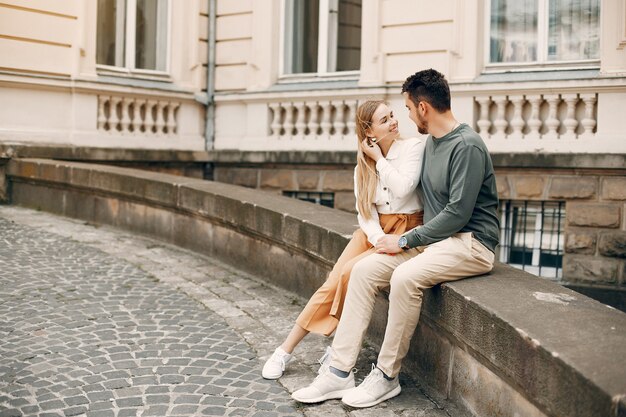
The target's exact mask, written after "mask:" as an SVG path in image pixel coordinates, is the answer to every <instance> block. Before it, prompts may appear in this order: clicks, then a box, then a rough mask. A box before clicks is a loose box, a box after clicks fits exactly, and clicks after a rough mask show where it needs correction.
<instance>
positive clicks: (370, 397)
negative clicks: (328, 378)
mask: <svg viewBox="0 0 626 417" xmlns="http://www.w3.org/2000/svg"><path fill="white" fill-rule="evenodd" d="M400 391H401V389H400V382H399V381H398V377H397V376H396V377H395V378H394V379H392V380H391V381H388V380H387V379H386V378H385V375H384V374H383V371H381V370H380V369H378V368H377V367H376V366H375V365H374V364H372V371H371V372H370V374H369V375H368V376H367V377H366V378H365V380H363V382H362V383H361V385H359V386H358V387H356V388H354V389H352V390H350V391H348V392H347V393H346V394H345V395H344V396H343V398H342V399H341V401H342V402H343V403H344V404H346V405H349V406H350V407H354V408H365V407H372V406H374V405H376V404H378V403H381V402H383V401H385V400H388V399H389V398H393V397H395V396H396V395H398V394H400Z"/></svg>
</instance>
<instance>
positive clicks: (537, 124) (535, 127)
mask: <svg viewBox="0 0 626 417" xmlns="http://www.w3.org/2000/svg"><path fill="white" fill-rule="evenodd" d="M526 99H527V100H528V101H529V102H530V118H529V119H528V123H527V124H528V128H529V129H530V132H528V135H526V137H528V138H535V139H539V137H540V134H539V129H541V119H540V118H539V105H540V104H541V96H533V97H530V98H528V97H526Z"/></svg>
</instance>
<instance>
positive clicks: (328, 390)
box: [291, 366, 354, 404]
mask: <svg viewBox="0 0 626 417" xmlns="http://www.w3.org/2000/svg"><path fill="white" fill-rule="evenodd" d="M353 388H354V373H353V372H350V374H349V375H348V376H347V377H345V378H341V377H339V376H337V375H335V374H333V373H332V372H331V371H330V369H329V367H328V366H325V367H322V368H320V372H319V375H318V376H317V377H316V378H315V380H314V381H313V383H312V384H311V385H309V386H308V387H304V388H301V389H299V390H297V391H296V392H294V393H293V394H291V398H293V399H294V400H296V401H299V402H301V403H307V404H311V403H319V402H322V401H326V400H332V399H341V398H342V397H343V395H344V393H345V392H347V391H349V390H351V389H353Z"/></svg>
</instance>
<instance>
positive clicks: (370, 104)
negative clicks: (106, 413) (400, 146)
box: [355, 100, 385, 219]
mask: <svg viewBox="0 0 626 417" xmlns="http://www.w3.org/2000/svg"><path fill="white" fill-rule="evenodd" d="M381 104H385V101H384V100H368V101H366V102H364V103H363V104H361V105H359V108H358V109H357V110H356V120H355V122H356V129H355V130H356V136H357V141H358V143H357V161H356V167H357V168H356V188H357V203H356V204H357V209H358V210H359V213H360V214H361V216H363V217H364V218H365V219H370V218H371V217H372V214H371V207H372V204H373V202H374V200H375V199H376V185H377V183H378V177H377V174H376V162H374V160H373V159H372V158H370V157H368V156H367V155H365V153H364V152H363V141H364V140H365V139H366V138H367V130H368V129H369V128H371V127H372V119H373V117H374V113H375V112H376V109H378V107H379V106H380V105H381Z"/></svg>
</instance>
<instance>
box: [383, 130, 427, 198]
mask: <svg viewBox="0 0 626 417" xmlns="http://www.w3.org/2000/svg"><path fill="white" fill-rule="evenodd" d="M407 140H409V139H407ZM410 141H411V142H410V144H407V145H409V146H407V149H403V156H402V159H403V161H402V163H401V164H400V166H398V168H395V167H394V166H393V165H391V164H390V163H389V161H387V160H386V159H385V158H380V159H379V160H378V162H376V170H377V171H378V174H379V176H380V181H381V182H382V183H383V185H384V186H387V187H389V189H390V190H391V192H392V193H393V195H394V197H396V198H403V197H405V196H407V195H408V194H409V193H412V192H414V190H415V187H417V184H418V183H419V178H420V174H421V172H422V161H423V156H424V142H423V141H420V140H412V139H411V140H410Z"/></svg>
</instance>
